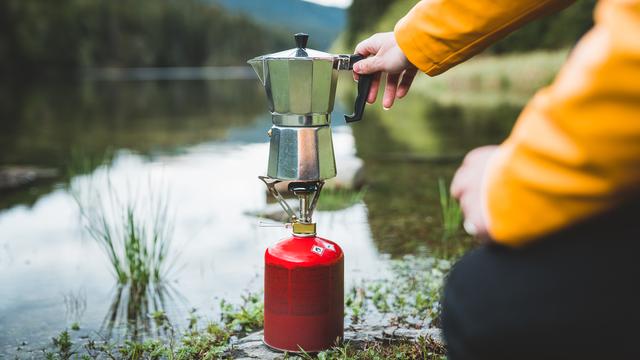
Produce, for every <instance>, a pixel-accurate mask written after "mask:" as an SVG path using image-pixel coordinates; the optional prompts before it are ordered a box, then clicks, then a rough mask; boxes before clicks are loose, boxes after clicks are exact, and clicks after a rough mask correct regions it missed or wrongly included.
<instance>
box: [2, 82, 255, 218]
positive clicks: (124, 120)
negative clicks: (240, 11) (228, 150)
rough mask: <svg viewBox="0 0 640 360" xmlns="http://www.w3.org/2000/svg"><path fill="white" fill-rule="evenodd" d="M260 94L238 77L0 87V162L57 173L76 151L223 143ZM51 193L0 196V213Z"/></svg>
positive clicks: (100, 153) (46, 187)
mask: <svg viewBox="0 0 640 360" xmlns="http://www.w3.org/2000/svg"><path fill="white" fill-rule="evenodd" d="M263 92H264V90H263V89H262V88H261V86H260V85H259V83H258V82H257V81H246V80H243V81H236V80H224V81H158V82H152V81H142V82H128V81H117V82H76V83H71V84H68V83H67V84H61V83H53V84H28V85H16V84H4V85H3V84H0V165H3V164H10V165H36V166H42V167H51V168H56V169H58V170H59V172H60V173H61V174H65V173H66V169H67V168H68V166H69V162H70V159H71V158H72V156H71V154H72V153H73V152H74V151H78V150H81V151H82V153H83V154H82V155H83V156H84V157H88V158H102V157H104V154H105V152H107V151H108V150H117V149H121V148H126V149H130V150H133V151H136V152H139V153H143V154H153V153H154V152H157V151H177V150H179V149H180V148H181V147H183V146H188V145H192V144H197V143H201V142H205V141H212V140H220V139H224V138H225V137H226V136H227V134H228V133H229V130H230V129H233V128H242V127H248V126H250V125H251V124H252V123H253V122H254V121H256V118H257V116H258V115H262V114H264V113H265V109H266V103H265V100H264V98H265V97H264V94H263ZM248 99H250V100H248ZM256 99H260V100H258V101H256ZM58 180H62V181H65V182H66V181H67V180H68V177H67V176H63V177H62V178H61V179H58ZM52 188H53V183H51V182H49V183H43V184H39V185H38V186H36V187H34V188H33V189H30V190H29V191H21V192H17V193H15V194H9V195H11V196H9V195H6V196H5V195H3V201H2V202H1V203H0V208H3V207H8V206H12V205H13V204H16V203H26V204H30V203H33V202H34V201H35V200H36V199H37V198H39V197H40V196H41V195H42V194H46V193H48V192H50V191H51V189H52Z"/></svg>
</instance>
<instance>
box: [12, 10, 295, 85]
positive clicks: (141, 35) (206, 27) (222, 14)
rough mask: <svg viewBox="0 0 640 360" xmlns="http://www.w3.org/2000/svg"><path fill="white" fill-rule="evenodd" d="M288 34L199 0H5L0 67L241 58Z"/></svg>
mask: <svg viewBox="0 0 640 360" xmlns="http://www.w3.org/2000/svg"><path fill="white" fill-rule="evenodd" d="M289 43H290V39H289V36H288V34H285V33H284V32H282V31H275V30H270V29H268V28H265V27H264V26H261V25H258V24H256V23H255V22H253V21H252V20H250V19H248V18H247V17H245V16H242V15H235V14H230V13H228V12H227V11H225V10H224V9H223V8H221V7H220V6H219V5H216V4H206V3H203V2H201V1H199V0H179V1H178V0H155V1H127V0H60V1H46V0H38V1H22V0H4V1H1V2H0V74H2V75H4V76H10V75H11V76H16V74H19V76H20V77H21V78H23V77H28V76H30V75H40V74H42V73H52V72H54V73H60V72H63V73H65V74H67V73H69V72H71V71H75V70H76V69H78V68H90V67H108V66H202V65H231V64H233V65H237V64H239V63H243V62H244V60H246V59H247V58H250V57H253V56H254V55H255V54H261V53H264V52H269V51H270V50H272V49H279V48H284V47H287V46H289Z"/></svg>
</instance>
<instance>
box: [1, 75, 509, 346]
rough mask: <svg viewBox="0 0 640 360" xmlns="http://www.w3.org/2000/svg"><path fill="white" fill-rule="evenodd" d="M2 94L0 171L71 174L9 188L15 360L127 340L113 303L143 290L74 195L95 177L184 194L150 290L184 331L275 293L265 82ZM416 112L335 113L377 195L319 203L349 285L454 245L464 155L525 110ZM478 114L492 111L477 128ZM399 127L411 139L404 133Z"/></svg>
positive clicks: (430, 106) (346, 152) (338, 142)
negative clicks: (443, 237)
mask: <svg viewBox="0 0 640 360" xmlns="http://www.w3.org/2000/svg"><path fill="white" fill-rule="evenodd" d="M0 98H1V99H2V100H0V101H1V102H0V165H33V166H40V167H47V168H53V169H57V170H58V172H59V176H58V177H57V178H56V179H55V180H51V181H44V182H39V183H37V184H35V185H33V186H30V187H28V188H23V189H20V190H15V191H10V192H8V191H5V192H1V193H0V289H1V290H0V291H1V293H2V296H0V354H2V353H4V354H10V353H13V352H14V351H15V349H16V347H17V346H20V345H21V344H22V343H23V342H25V343H27V345H25V346H24V347H26V348H30V349H37V348H38V347H42V346H44V345H45V344H46V343H48V342H49V341H50V338H51V337H52V336H54V335H56V334H57V333H59V331H61V330H63V329H65V328H68V327H69V326H70V325H71V324H72V323H74V322H77V323H78V324H80V327H81V330H80V332H79V334H80V335H88V334H89V335H90V334H96V333H99V334H101V335H102V336H109V335H111V336H122V334H123V331H124V330H123V328H124V326H123V324H124V322H123V321H124V320H123V319H126V318H127V314H126V311H124V312H123V311H122V310H114V309H118V306H115V307H114V304H116V305H118V304H117V303H118V301H120V299H126V298H127V296H126V294H127V291H128V290H127V289H126V288H125V289H119V288H118V287H117V286H116V281H115V279H114V277H113V275H112V273H111V272H110V266H109V263H108V261H107V258H106V256H105V255H104V253H103V252H102V251H101V249H100V248H99V246H98V245H97V244H96V243H95V241H93V240H92V239H91V238H89V237H88V236H87V234H86V233H85V232H84V231H83V228H82V222H81V221H80V214H79V210H78V207H77V205H76V203H75V201H74V199H73V197H72V196H71V194H70V192H69V189H70V188H71V189H73V188H85V189H86V188H87V187H90V186H91V187H93V188H92V189H93V191H95V192H96V193H107V192H108V191H109V185H107V184H106V183H104V182H97V183H96V182H95V181H94V179H96V178H104V177H107V176H108V178H109V179H110V181H111V186H112V187H113V188H115V189H117V191H118V192H120V193H121V194H124V195H123V196H129V197H132V198H135V197H137V196H140V194H145V192H149V191H151V192H153V191H156V189H160V190H162V189H166V190H167V192H168V193H169V194H170V196H169V198H170V204H171V210H172V214H174V215H172V219H173V223H174V225H175V231H174V236H173V239H174V241H173V244H172V246H173V248H172V249H173V250H172V253H179V255H178V256H177V257H176V266H175V267H174V268H173V271H171V272H170V275H169V277H168V279H169V281H167V283H166V284H165V285H164V286H163V287H162V288H161V289H156V290H155V291H152V292H151V295H150V302H153V301H156V300H157V301H156V302H155V304H156V305H154V307H153V308H149V309H148V310H149V311H151V310H153V309H162V310H164V311H166V312H167V314H168V316H169V319H170V321H171V322H172V323H174V324H176V325H178V326H181V325H184V323H185V321H186V319H187V318H188V316H189V311H190V310H191V309H194V308H195V309H197V313H198V314H199V315H200V316H202V317H203V318H209V319H215V317H216V314H217V311H218V304H219V301H220V299H226V300H229V301H231V302H236V303H237V302H239V301H240V298H241V296H242V295H243V294H244V293H246V292H247V291H259V290H261V284H262V271H263V269H262V266H263V253H264V249H265V248H266V247H267V246H269V245H271V244H273V243H275V242H276V241H278V239H280V238H283V237H285V236H287V234H288V231H287V230H285V229H283V228H277V227H261V226H259V220H258V219H257V218H256V217H254V216H252V215H250V214H251V213H255V212H260V211H262V210H264V209H265V208H266V207H267V206H268V204H267V196H266V193H265V189H264V185H263V184H262V183H261V182H260V181H259V180H258V179H257V176H258V175H262V174H264V173H265V171H266V165H267V157H268V143H267V141H268V138H267V136H266V134H265V132H266V130H267V129H268V128H269V126H270V118H269V115H268V113H267V111H266V109H267V107H266V103H265V100H264V95H263V94H262V89H261V88H260V87H259V86H258V84H257V82H256V81H246V80H225V81H165V82H87V83H77V84H69V85H61V84H41V85H38V86H32V87H14V88H4V89H2V90H0ZM407 108H408V109H413V110H414V113H415V114H416V116H415V117H416V118H417V119H418V120H419V121H413V122H412V121H409V120H406V119H404V118H403V116H402V115H401V114H400V113H394V112H393V111H391V112H384V113H383V112H381V111H378V110H373V109H372V110H369V112H368V117H367V118H366V119H365V121H363V122H362V123H361V124H357V125H356V126H355V127H353V128H350V127H346V126H344V124H343V120H341V119H342V116H341V115H342V113H343V112H345V109H344V108H339V109H336V114H335V115H334V119H335V120H334V143H335V146H336V153H337V167H338V171H340V168H341V163H342V162H345V163H346V162H349V161H352V160H353V158H354V157H360V158H362V159H363V160H364V163H365V168H364V169H365V174H366V178H367V190H366V193H365V196H364V201H362V202H359V203H356V204H354V205H351V206H348V207H347V208H344V209H341V210H338V211H330V212H329V211H320V212H318V213H317V215H316V221H317V223H318V232H319V234H320V235H321V236H323V237H327V238H329V239H332V240H335V241H337V242H338V243H340V244H341V246H342V247H343V249H344V251H345V254H346V263H345V266H346V284H347V286H349V284H353V283H354V282H357V281H360V280H361V279H363V278H370V277H376V276H379V275H380V274H381V273H383V272H384V271H385V269H386V265H385V264H386V259H387V258H388V256H389V255H390V256H399V255H402V254H405V253H426V254H428V253H430V252H434V253H435V250H437V249H439V248H441V247H442V244H441V243H439V239H440V237H439V236H440V233H439V231H440V229H439V227H438V223H439V208H438V205H437V196H438V195H437V192H436V191H435V189H436V184H437V180H438V179H439V178H441V177H442V178H445V179H448V178H449V177H450V176H451V174H452V172H453V170H454V169H455V166H456V164H457V162H458V161H459V157H460V156H461V154H463V153H464V151H466V150H468V149H470V148H471V147H473V146H475V145H479V144H483V143H487V142H495V141H498V140H500V139H501V138H502V137H503V136H504V135H505V133H506V131H507V130H508V127H509V124H510V122H511V121H512V118H513V117H515V114H517V111H518V110H519V109H518V107H512V106H506V108H505V106H503V105H500V106H497V107H490V108H489V109H482V110H477V109H475V110H474V109H471V110H469V111H467V110H465V109H460V108H459V107H456V106H442V105H438V104H435V103H433V102H430V101H428V100H427V99H416V100H414V102H413V103H411V102H407V103H406V105H405V109H407ZM405 113H406V111H405ZM478 114H480V115H481V116H480V117H481V118H482V116H484V118H482V121H480V122H479V123H478V124H476V125H474V127H473V130H468V127H469V126H468V123H469V119H470V118H474V117H478ZM483 114H484V115H483ZM391 118H395V119H393V120H390V119H391ZM505 119H506V120H505ZM396 120H397V121H399V122H401V123H398V124H402V125H401V126H402V127H404V128H406V129H405V130H404V131H406V132H408V133H411V134H412V136H410V137H407V138H406V139H405V137H404V136H403V135H402V131H403V130H402V129H401V130H400V132H399V131H398V129H396V127H397V126H396V125H395V124H394V122H393V121H396ZM402 121H404V122H402ZM424 123H426V124H428V125H427V126H426V127H425V126H424V125H422V124H424ZM412 124H413V125H412ZM416 124H418V125H416ZM505 124H506V125H505ZM411 126H415V127H411ZM352 129H353V131H354V133H352ZM465 129H467V130H465ZM417 132H419V133H417ZM416 133H417V134H416ZM416 136H417V137H418V140H416ZM419 139H422V140H419ZM105 153H108V154H112V155H111V156H110V158H109V159H110V160H109V163H110V166H109V167H108V169H107V167H105V166H94V167H92V168H89V169H88V171H85V172H83V173H77V172H76V173H73V174H74V175H70V174H71V173H69V172H68V169H69V168H71V167H72V162H73V161H72V159H74V158H77V156H78V154H82V156H84V157H87V158H101V157H104V154H105ZM120 306H122V305H121V304H120ZM144 315H146V314H144ZM144 315H143V316H144ZM146 321H148V320H146Z"/></svg>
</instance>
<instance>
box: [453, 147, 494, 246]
mask: <svg viewBox="0 0 640 360" xmlns="http://www.w3.org/2000/svg"><path fill="white" fill-rule="evenodd" d="M497 149H498V147H497V146H495V145H491V146H483V147H479V148H476V149H474V150H471V151H470V152H469V153H468V154H467V156H465V158H464V160H463V161H462V165H461V166H460V168H458V170H457V171H456V174H455V175H454V177H453V181H452V182H451V196H453V197H454V198H456V199H457V200H458V202H459V203H460V207H461V208H462V213H463V214H464V228H465V230H466V231H467V232H468V233H469V234H470V235H475V236H476V237H477V238H479V239H481V240H486V239H488V238H489V231H488V226H487V219H486V217H485V216H486V214H484V213H483V212H484V209H483V208H482V207H483V204H482V180H483V179H484V172H485V170H486V168H487V163H488V162H489V159H490V158H491V157H492V156H493V155H494V153H495V151H496V150H497Z"/></svg>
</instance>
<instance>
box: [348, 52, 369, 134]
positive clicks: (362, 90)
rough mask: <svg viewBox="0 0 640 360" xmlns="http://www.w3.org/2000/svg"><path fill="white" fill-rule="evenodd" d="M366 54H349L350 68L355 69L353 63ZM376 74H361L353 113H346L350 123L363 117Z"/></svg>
mask: <svg viewBox="0 0 640 360" xmlns="http://www.w3.org/2000/svg"><path fill="white" fill-rule="evenodd" d="M364 58H365V56H363V55H360V54H353V55H350V56H349V70H353V64H355V63H357V62H358V61H360V60H362V59H364ZM373 76H374V74H367V75H360V77H359V79H358V94H357V95H356V100H355V102H354V104H353V114H351V115H346V114H345V115H344V120H345V121H346V122H348V123H351V122H356V121H359V120H360V119H362V115H363V114H364V105H365V104H366V103H367V97H368V96H369V90H371V83H372V82H373Z"/></svg>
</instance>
